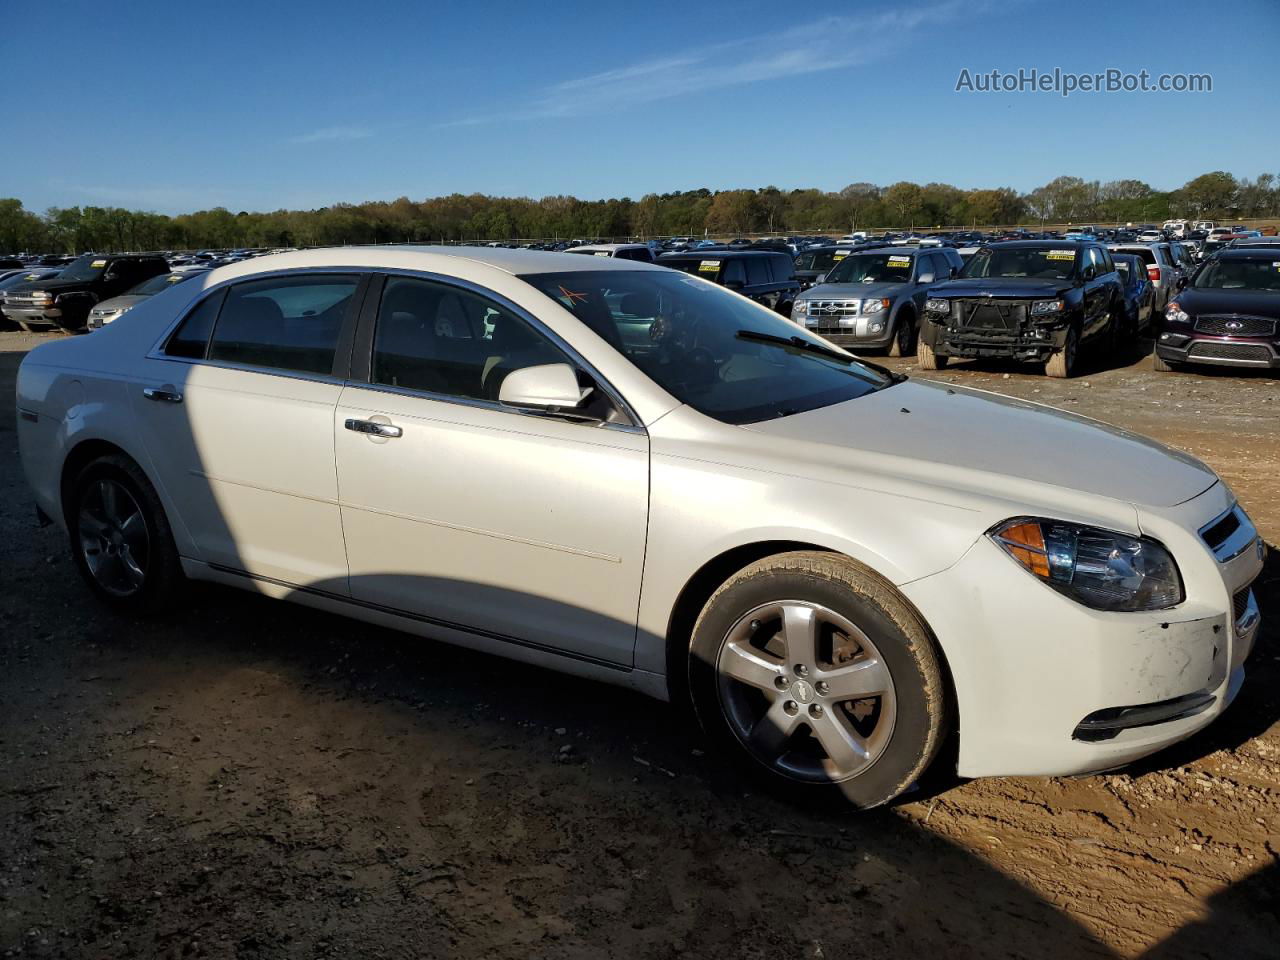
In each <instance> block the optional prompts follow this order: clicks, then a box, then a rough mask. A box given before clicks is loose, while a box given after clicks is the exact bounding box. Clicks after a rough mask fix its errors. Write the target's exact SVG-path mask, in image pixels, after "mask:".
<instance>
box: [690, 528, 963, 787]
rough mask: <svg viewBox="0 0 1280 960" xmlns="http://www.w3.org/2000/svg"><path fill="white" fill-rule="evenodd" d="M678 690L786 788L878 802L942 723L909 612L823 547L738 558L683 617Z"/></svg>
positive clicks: (734, 752)
mask: <svg viewBox="0 0 1280 960" xmlns="http://www.w3.org/2000/svg"><path fill="white" fill-rule="evenodd" d="M689 689H690V693H691V696H692V699H693V705H694V709H695V711H696V712H697V714H698V718H699V720H700V722H701V724H702V726H703V728H704V729H705V730H706V731H707V734H708V736H709V737H710V738H711V740H712V741H713V743H715V744H716V745H717V746H718V747H719V749H720V750H721V751H722V752H724V753H727V754H728V755H730V756H733V757H735V758H736V759H737V760H738V761H739V762H740V763H741V764H742V765H743V766H744V767H745V768H746V769H747V770H748V771H751V772H753V773H755V774H758V775H761V776H763V777H764V778H765V779H766V780H767V781H768V782H769V783H770V784H772V785H773V786H775V787H784V788H786V789H787V790H788V792H789V793H790V794H791V796H793V797H794V796H796V795H797V792H800V793H803V792H804V791H808V793H809V795H811V796H813V795H821V794H823V793H826V794H832V793H835V794H842V795H843V796H844V797H845V798H846V799H847V800H848V801H849V802H851V803H853V804H854V806H856V807H859V808H869V807H876V806H879V805H881V804H884V803H887V802H889V801H890V800H892V799H893V798H894V797H896V796H898V795H899V794H900V793H902V792H903V791H904V790H906V789H907V788H908V787H910V786H911V785H912V784H913V783H914V782H915V781H916V780H918V779H919V778H920V776H921V775H922V774H923V773H924V771H925V769H926V768H927V767H928V766H929V764H930V763H931V762H932V760H933V759H934V757H935V755H936V754H937V751H938V747H939V745H940V744H941V742H942V741H943V739H944V737H945V733H946V728H947V725H948V720H947V718H948V716H949V713H948V702H949V701H948V693H947V688H946V684H945V683H944V680H943V674H942V667H941V658H940V656H939V654H938V652H937V650H936V648H935V646H934V643H933V640H932V638H931V637H930V635H929V631H928V629H927V627H926V626H925V625H924V623H923V622H922V621H921V620H920V617H919V615H918V614H917V613H916V612H915V611H914V610H913V609H912V608H911V607H910V605H909V604H907V602H906V601H905V600H904V599H903V598H902V597H901V596H900V595H899V594H898V592H897V591H896V590H895V589H894V588H893V586H892V585H891V584H890V583H889V582H888V581H886V580H884V579H883V578H882V577H880V576H879V575H877V574H876V573H874V572H873V571H871V570H869V569H867V568H866V567H863V566H862V565H860V564H857V563H855V562H854V561H852V560H850V559H848V558H846V557H841V556H838V555H834V554H828V553H818V552H795V553H785V554H780V555H777V556H773V557H767V558H765V559H763V560H760V561H758V562H756V563H753V564H751V565H750V566H748V567H746V568H745V569H743V570H741V571H739V572H738V573H737V574H735V575H734V576H733V577H731V578H730V579H729V580H728V581H727V582H726V583H725V584H724V585H723V586H722V587H720V589H719V590H717V591H716V592H715V594H714V595H713V596H712V597H711V599H710V600H708V601H707V604H706V606H705V607H704V608H703V610H702V613H701V615H700V616H699V617H698V621H697V623H696V625H695V626H694V630H693V638H692V642H691V644H690V656H689Z"/></svg>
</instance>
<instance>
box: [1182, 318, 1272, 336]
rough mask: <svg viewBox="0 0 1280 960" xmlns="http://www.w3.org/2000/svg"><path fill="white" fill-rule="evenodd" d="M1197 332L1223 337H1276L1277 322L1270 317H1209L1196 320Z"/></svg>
mask: <svg viewBox="0 0 1280 960" xmlns="http://www.w3.org/2000/svg"><path fill="white" fill-rule="evenodd" d="M1196 330H1198V331H1199V332H1200V333H1212V334H1217V335H1218V336H1221V337H1271V336H1274V335H1275V332H1276V322H1275V321H1274V320H1272V319H1269V318H1268V317H1237V316H1232V315H1209V316H1203V317H1200V318H1199V319H1198V320H1196Z"/></svg>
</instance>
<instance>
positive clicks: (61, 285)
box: [5, 277, 93, 294]
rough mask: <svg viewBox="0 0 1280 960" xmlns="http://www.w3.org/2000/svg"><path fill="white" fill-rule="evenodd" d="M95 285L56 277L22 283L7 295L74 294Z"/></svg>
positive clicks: (91, 282) (11, 288)
mask: <svg viewBox="0 0 1280 960" xmlns="http://www.w3.org/2000/svg"><path fill="white" fill-rule="evenodd" d="M92 285H93V281H91V280H63V279H61V278H59V277H54V278H53V279H52V280H32V281H31V282H30V283H20V284H18V285H17V286H16V287H10V288H9V289H8V290H6V291H5V292H6V293H31V292H32V291H35V290H48V291H49V292H50V293H52V294H59V293H72V292H75V291H79V290H84V289H86V288H88V287H91V286H92Z"/></svg>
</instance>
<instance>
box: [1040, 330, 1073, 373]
mask: <svg viewBox="0 0 1280 960" xmlns="http://www.w3.org/2000/svg"><path fill="white" fill-rule="evenodd" d="M1079 352H1080V334H1079V333H1077V332H1076V328H1075V327H1074V326H1071V327H1068V328H1067V339H1066V342H1065V343H1063V345H1062V349H1061V350H1059V351H1058V352H1057V353H1055V354H1054V355H1053V356H1051V357H1050V358H1049V359H1048V361H1047V362H1046V363H1045V365H1044V372H1045V376H1049V377H1054V378H1056V379H1066V378H1067V377H1072V376H1075V372H1076V355H1077V354H1078V353H1079Z"/></svg>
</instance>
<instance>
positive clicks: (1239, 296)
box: [1175, 287, 1280, 318]
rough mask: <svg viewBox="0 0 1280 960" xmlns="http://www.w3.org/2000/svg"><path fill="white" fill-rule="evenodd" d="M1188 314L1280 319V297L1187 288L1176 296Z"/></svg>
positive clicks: (1247, 291) (1263, 293)
mask: <svg viewBox="0 0 1280 960" xmlns="http://www.w3.org/2000/svg"><path fill="white" fill-rule="evenodd" d="M1175 299H1177V301H1178V304H1179V305H1180V306H1181V307H1182V309H1183V310H1185V311H1186V312H1187V313H1189V314H1191V315H1192V316H1195V315H1196V314H1197V313H1244V314H1248V315H1250V316H1255V317H1275V318H1280V296H1277V295H1276V293H1275V291H1266V290H1210V289H1207V288H1204V287H1200V288H1196V287H1187V288H1186V289H1185V290H1183V291H1181V292H1180V293H1178V294H1177V295H1176V298H1175Z"/></svg>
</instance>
